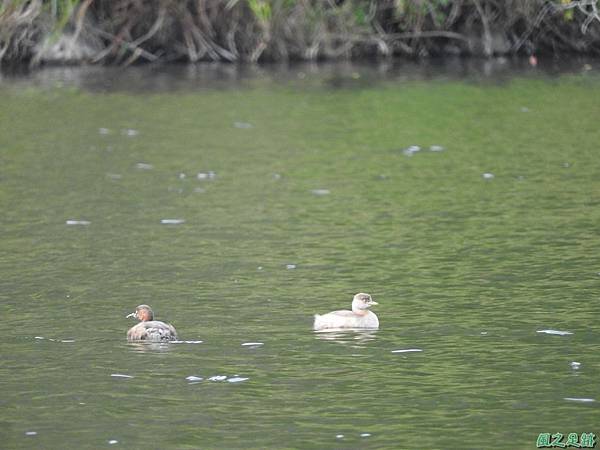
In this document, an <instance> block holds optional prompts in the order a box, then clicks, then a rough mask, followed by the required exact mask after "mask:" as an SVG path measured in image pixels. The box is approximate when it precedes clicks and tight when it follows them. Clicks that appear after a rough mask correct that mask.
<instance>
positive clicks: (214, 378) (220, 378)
mask: <svg viewBox="0 0 600 450" xmlns="http://www.w3.org/2000/svg"><path fill="white" fill-rule="evenodd" d="M226 379H227V375H214V376H212V377H210V378H209V379H208V381H225V380H226Z"/></svg>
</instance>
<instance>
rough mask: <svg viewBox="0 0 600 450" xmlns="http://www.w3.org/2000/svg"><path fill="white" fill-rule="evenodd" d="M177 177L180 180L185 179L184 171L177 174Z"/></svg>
mask: <svg viewBox="0 0 600 450" xmlns="http://www.w3.org/2000/svg"><path fill="white" fill-rule="evenodd" d="M177 176H178V177H179V179H180V180H185V177H186V175H185V173H183V172H181V173H180V174H179V175H177Z"/></svg>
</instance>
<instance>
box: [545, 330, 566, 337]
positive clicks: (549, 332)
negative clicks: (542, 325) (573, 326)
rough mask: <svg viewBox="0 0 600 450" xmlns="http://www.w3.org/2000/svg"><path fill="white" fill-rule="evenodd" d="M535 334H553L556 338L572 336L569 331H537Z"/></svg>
mask: <svg viewBox="0 0 600 450" xmlns="http://www.w3.org/2000/svg"><path fill="white" fill-rule="evenodd" d="M536 333H545V334H554V335H557V336H568V335H570V334H573V333H571V332H570V331H560V330H537V331H536Z"/></svg>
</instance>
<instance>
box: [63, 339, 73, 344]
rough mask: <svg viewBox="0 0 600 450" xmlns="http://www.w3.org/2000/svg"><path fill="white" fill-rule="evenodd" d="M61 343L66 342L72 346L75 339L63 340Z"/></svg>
mask: <svg viewBox="0 0 600 450" xmlns="http://www.w3.org/2000/svg"><path fill="white" fill-rule="evenodd" d="M60 342H65V343H67V344H70V343H71V342H75V339H61V341H60Z"/></svg>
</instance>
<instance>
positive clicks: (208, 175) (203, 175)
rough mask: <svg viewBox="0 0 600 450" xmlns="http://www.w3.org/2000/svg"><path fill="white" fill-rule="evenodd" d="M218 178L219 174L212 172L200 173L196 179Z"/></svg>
mask: <svg viewBox="0 0 600 450" xmlns="http://www.w3.org/2000/svg"><path fill="white" fill-rule="evenodd" d="M216 177H217V174H216V173H215V172H213V171H212V170H211V171H209V172H198V173H197V174H196V178H197V179H198V180H213V179H215V178H216Z"/></svg>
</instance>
